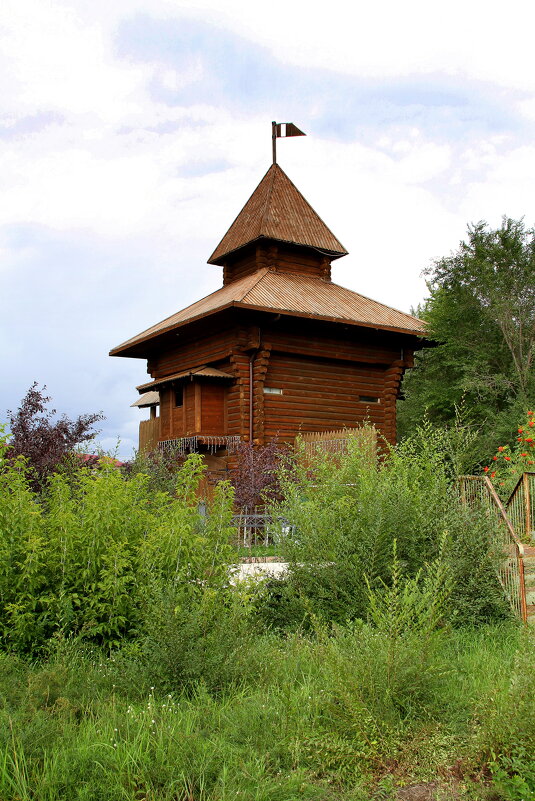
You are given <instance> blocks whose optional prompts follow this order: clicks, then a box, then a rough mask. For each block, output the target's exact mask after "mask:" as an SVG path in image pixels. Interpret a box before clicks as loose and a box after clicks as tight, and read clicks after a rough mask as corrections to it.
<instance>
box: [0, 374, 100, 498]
mask: <svg viewBox="0 0 535 801" xmlns="http://www.w3.org/2000/svg"><path fill="white" fill-rule="evenodd" d="M45 389H46V387H43V389H42V390H41V389H39V388H38V384H37V382H36V381H34V383H33V384H32V386H31V387H30V389H29V390H28V392H27V393H26V395H25V397H24V398H23V399H22V402H21V404H20V406H19V408H18V409H17V411H16V412H11V411H8V412H7V417H8V421H9V429H10V433H11V437H10V439H9V456H11V457H14V458H16V457H17V456H24V457H25V458H26V460H27V462H28V465H29V466H30V467H31V468H32V470H33V472H34V474H35V477H36V480H37V483H38V484H39V485H41V486H42V485H43V483H44V481H46V478H47V477H48V476H49V475H50V474H51V473H52V472H54V470H56V469H57V468H58V466H59V465H60V464H61V463H62V462H63V461H64V459H65V457H66V456H67V455H68V454H70V453H72V451H73V449H74V448H75V447H76V445H80V444H81V443H82V442H88V441H89V440H91V439H93V437H94V436H95V435H96V434H97V433H98V432H97V431H95V430H94V429H93V426H94V425H95V423H97V422H98V421H99V420H103V419H104V416H103V415H102V413H99V414H82V415H80V416H79V417H77V418H76V420H69V418H68V417H67V416H66V415H62V416H61V417H60V418H59V419H56V420H54V416H55V415H56V414H57V412H56V410H55V409H47V405H48V404H49V403H50V400H51V398H49V397H47V396H46V395H45V394H44V390H45Z"/></svg>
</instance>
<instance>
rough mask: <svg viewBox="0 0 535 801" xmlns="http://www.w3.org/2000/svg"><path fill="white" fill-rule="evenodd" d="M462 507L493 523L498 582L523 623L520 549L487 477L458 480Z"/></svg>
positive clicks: (524, 616) (519, 543)
mask: <svg viewBox="0 0 535 801" xmlns="http://www.w3.org/2000/svg"><path fill="white" fill-rule="evenodd" d="M458 489H459V495H460V499H461V501H462V503H464V504H465V505H466V506H468V507H469V508H470V509H474V510H475V511H476V512H478V513H479V514H485V515H487V516H489V517H490V518H491V519H492V518H494V520H495V521H496V522H497V525H495V526H493V527H492V531H493V536H494V542H493V543H492V545H493V548H494V550H495V552H496V553H497V554H498V555H499V556H500V559H499V562H498V569H497V574H498V580H499V582H500V584H501V586H502V589H503V591H504V593H505V596H506V598H507V600H508V601H509V604H510V606H511V609H512V610H513V612H514V613H515V615H516V616H517V617H519V618H520V619H521V620H523V621H524V622H525V621H526V620H527V607H526V588H525V582H524V547H523V545H522V542H521V541H520V539H519V538H518V536H517V535H516V533H515V529H514V527H513V525H512V523H511V521H510V519H509V518H508V516H507V514H506V511H505V508H504V506H503V504H502V502H501V501H500V499H499V497H498V495H497V493H496V490H495V489H494V487H493V485H492V482H491V481H490V479H488V478H487V476H461V477H460V478H459V480H458Z"/></svg>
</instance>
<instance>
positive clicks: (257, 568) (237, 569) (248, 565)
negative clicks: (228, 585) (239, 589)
mask: <svg viewBox="0 0 535 801" xmlns="http://www.w3.org/2000/svg"><path fill="white" fill-rule="evenodd" d="M287 569H288V563H287V562H260V561H258V562H241V563H240V564H239V565H234V566H233V568H232V578H231V582H232V584H236V583H237V582H238V581H243V580H244V579H249V578H255V579H265V578H269V577H270V576H281V575H282V574H283V573H285V572H286V570H287Z"/></svg>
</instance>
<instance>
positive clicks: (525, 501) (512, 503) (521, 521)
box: [505, 473, 535, 543]
mask: <svg viewBox="0 0 535 801" xmlns="http://www.w3.org/2000/svg"><path fill="white" fill-rule="evenodd" d="M505 510H506V512H507V517H508V518H509V520H510V521H511V523H512V524H513V528H514V530H515V533H516V534H517V536H518V537H519V538H520V539H521V540H522V542H526V543H527V542H531V540H532V539H535V473H523V474H522V475H521V476H520V478H519V479H518V482H517V484H516V487H515V488H514V490H513V491H512V493H511V495H510V496H509V500H508V501H507V503H506V504H505Z"/></svg>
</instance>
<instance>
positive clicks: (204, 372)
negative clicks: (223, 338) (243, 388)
mask: <svg viewBox="0 0 535 801" xmlns="http://www.w3.org/2000/svg"><path fill="white" fill-rule="evenodd" d="M194 377H197V378H199V377H200V378H220V379H224V380H227V381H228V380H229V379H231V378H233V376H232V375H231V373H225V372H224V371H223V370H218V369H217V367H206V366H205V367H198V368H197V369H196V370H185V371H183V372H182V373H175V374H174V375H168V376H165V378H156V379H155V380H154V381H147V383H146V384H140V385H139V386H138V387H136V389H137V390H138V391H139V392H143V393H145V394H148V395H158V394H159V393H158V392H147V390H151V389H152V388H153V387H159V386H161V385H162V384H168V383H169V382H170V381H180V380H181V379H183V378H194ZM143 397H144V395H142V396H141V398H140V400H142V399H143ZM135 405H138V406H139V405H141V404H140V403H139V401H138V403H137V404H134V403H133V404H132V406H135Z"/></svg>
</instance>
